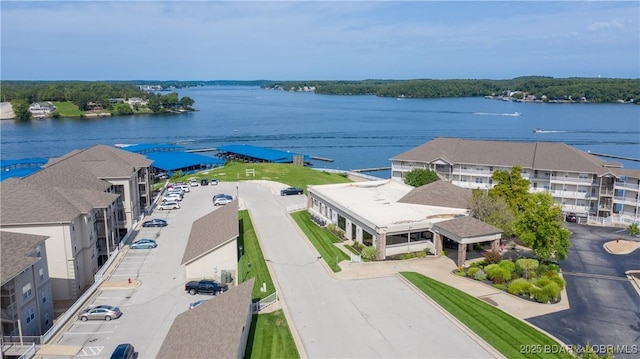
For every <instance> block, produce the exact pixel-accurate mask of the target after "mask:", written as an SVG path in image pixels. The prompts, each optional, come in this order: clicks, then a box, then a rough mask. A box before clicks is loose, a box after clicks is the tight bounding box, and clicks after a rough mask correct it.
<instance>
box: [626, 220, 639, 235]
mask: <svg viewBox="0 0 640 359" xmlns="http://www.w3.org/2000/svg"><path fill="white" fill-rule="evenodd" d="M627 233H629V235H630V236H637V235H638V234H640V227H639V226H638V224H637V223H631V224H630V225H628V226H627Z"/></svg>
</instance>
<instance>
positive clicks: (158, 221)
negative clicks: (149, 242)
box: [142, 218, 168, 227]
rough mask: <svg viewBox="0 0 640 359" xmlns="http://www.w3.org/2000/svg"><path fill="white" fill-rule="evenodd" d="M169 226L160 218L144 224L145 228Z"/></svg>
mask: <svg viewBox="0 0 640 359" xmlns="http://www.w3.org/2000/svg"><path fill="white" fill-rule="evenodd" d="M167 225H168V223H167V221H165V220H164V219H160V218H154V219H151V220H148V221H144V222H143V223H142V226H143V227H166V226H167Z"/></svg>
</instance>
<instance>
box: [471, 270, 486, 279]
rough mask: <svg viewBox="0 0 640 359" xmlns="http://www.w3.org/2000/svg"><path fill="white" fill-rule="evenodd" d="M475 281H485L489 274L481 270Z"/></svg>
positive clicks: (474, 277) (475, 276) (477, 273)
mask: <svg viewBox="0 0 640 359" xmlns="http://www.w3.org/2000/svg"><path fill="white" fill-rule="evenodd" d="M473 279H475V280H485V279H487V274H486V273H485V272H484V271H483V270H482V269H480V270H479V271H477V272H476V274H475V275H474V276H473Z"/></svg>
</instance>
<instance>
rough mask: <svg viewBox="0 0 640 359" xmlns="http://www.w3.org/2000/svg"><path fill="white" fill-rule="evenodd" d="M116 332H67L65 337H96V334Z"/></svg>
mask: <svg viewBox="0 0 640 359" xmlns="http://www.w3.org/2000/svg"><path fill="white" fill-rule="evenodd" d="M113 332H114V331H113V330H111V331H108V332H66V333H64V335H94V334H111V333H113Z"/></svg>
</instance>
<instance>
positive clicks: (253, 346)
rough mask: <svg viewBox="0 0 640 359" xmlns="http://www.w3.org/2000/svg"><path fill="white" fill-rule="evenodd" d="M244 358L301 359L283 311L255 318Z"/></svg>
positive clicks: (255, 316)
mask: <svg viewBox="0 0 640 359" xmlns="http://www.w3.org/2000/svg"><path fill="white" fill-rule="evenodd" d="M244 357H245V358H247V359H250V358H259V359H270V358H271V359H281V358H282V359H289V358H291V359H296V358H300V354H299V353H298V349H297V348H296V343H295V341H294V340H293V336H292V335H291V331H290V330H289V324H288V323H287V318H286V317H285V315H284V312H283V311H282V310H281V309H280V310H277V311H274V312H272V313H263V314H259V315H254V316H253V321H252V322H251V329H250V332H249V338H248V341H247V351H246V353H245V355H244Z"/></svg>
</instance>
